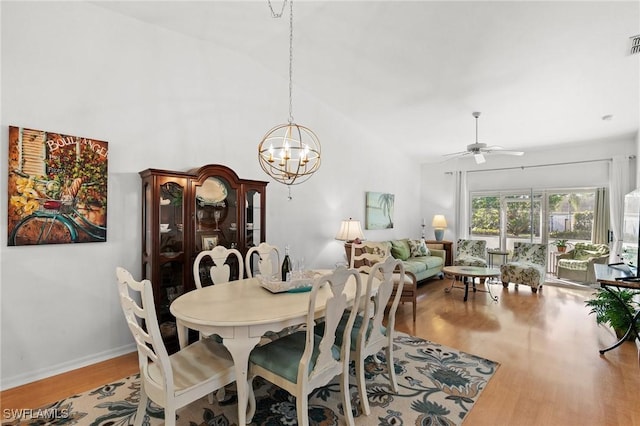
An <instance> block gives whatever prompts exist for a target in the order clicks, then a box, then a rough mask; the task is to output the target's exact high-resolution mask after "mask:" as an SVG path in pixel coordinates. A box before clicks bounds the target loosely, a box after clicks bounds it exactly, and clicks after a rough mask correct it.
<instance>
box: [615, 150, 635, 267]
mask: <svg viewBox="0 0 640 426" xmlns="http://www.w3.org/2000/svg"><path fill="white" fill-rule="evenodd" d="M609 185H610V191H609V205H610V207H611V209H610V211H611V218H610V220H611V230H612V231H613V243H612V244H611V257H610V260H611V262H616V261H619V259H620V257H619V256H620V254H621V250H622V226H623V217H622V215H623V213H624V196H625V195H626V194H627V193H629V192H631V190H632V189H633V188H632V187H631V182H630V178H629V159H628V158H627V157H625V156H615V157H614V158H613V159H612V160H611V163H610V164H609Z"/></svg>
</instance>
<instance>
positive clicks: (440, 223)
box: [431, 214, 447, 241]
mask: <svg viewBox="0 0 640 426" xmlns="http://www.w3.org/2000/svg"><path fill="white" fill-rule="evenodd" d="M431 226H433V232H434V234H435V237H436V241H442V239H443V238H444V230H445V228H446V227H447V219H445V218H444V215H443V214H437V215H435V216H433V221H432V222H431Z"/></svg>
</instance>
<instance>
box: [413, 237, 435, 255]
mask: <svg viewBox="0 0 640 426" xmlns="http://www.w3.org/2000/svg"><path fill="white" fill-rule="evenodd" d="M409 249H410V251H411V255H410V257H422V256H429V255H430V253H429V248H428V247H427V243H425V241H424V240H409Z"/></svg>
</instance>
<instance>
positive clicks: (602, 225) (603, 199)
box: [591, 188, 611, 244]
mask: <svg viewBox="0 0 640 426" xmlns="http://www.w3.org/2000/svg"><path fill="white" fill-rule="evenodd" d="M609 216H610V215H609V198H608V196H607V189H606V188H598V189H596V200H595V206H594V212H593V232H592V235H591V241H592V242H593V243H595V244H609V225H610V223H611V222H610V219H609Z"/></svg>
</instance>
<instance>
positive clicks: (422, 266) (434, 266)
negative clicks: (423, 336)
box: [347, 238, 446, 323]
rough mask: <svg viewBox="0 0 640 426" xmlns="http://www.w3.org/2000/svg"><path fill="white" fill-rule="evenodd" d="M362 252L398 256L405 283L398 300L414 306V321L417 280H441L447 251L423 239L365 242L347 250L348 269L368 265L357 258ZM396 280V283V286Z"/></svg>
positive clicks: (414, 317)
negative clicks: (432, 247) (429, 246)
mask: <svg viewBox="0 0 640 426" xmlns="http://www.w3.org/2000/svg"><path fill="white" fill-rule="evenodd" d="M352 250H353V252H352ZM363 250H364V252H366V253H372V254H375V255H376V257H379V259H380V260H382V259H384V258H386V257H387V256H388V255H389V254H390V255H391V256H393V257H394V258H396V259H400V260H401V261H402V264H403V266H404V269H405V275H404V283H403V287H402V294H401V297H400V301H401V303H404V302H409V303H411V304H412V305H413V322H414V323H415V322H416V305H417V296H418V282H420V281H424V280H427V279H429V278H432V277H435V276H438V277H440V278H441V279H442V278H443V277H444V276H443V274H442V267H443V266H444V262H445V258H446V251H445V250H439V249H429V248H428V247H427V245H426V243H425V242H424V241H423V240H410V239H408V238H404V239H401V240H392V241H375V242H374V241H364V242H363V243H362V244H358V245H356V244H353V246H352V247H349V248H348V250H347V258H348V260H349V265H350V267H351V268H361V267H364V268H365V269H366V267H367V266H371V265H370V264H369V263H367V262H371V260H367V261H363V260H357V259H358V256H359V255H362V253H363ZM398 284H399V282H396V283H395V285H396V286H397V285H398Z"/></svg>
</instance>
